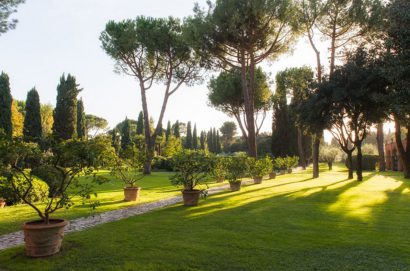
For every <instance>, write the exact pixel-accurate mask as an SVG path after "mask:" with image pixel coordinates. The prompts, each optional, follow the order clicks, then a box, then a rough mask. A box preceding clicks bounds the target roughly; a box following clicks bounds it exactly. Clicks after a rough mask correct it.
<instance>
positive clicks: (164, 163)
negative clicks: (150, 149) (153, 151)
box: [152, 156, 173, 171]
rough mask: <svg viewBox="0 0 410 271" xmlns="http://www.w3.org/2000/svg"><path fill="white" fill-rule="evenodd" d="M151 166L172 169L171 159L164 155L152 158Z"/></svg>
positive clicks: (157, 168)
mask: <svg viewBox="0 0 410 271" xmlns="http://www.w3.org/2000/svg"><path fill="white" fill-rule="evenodd" d="M152 168H153V169H155V170H165V171H173V167H172V159H171V158H168V157H164V156H155V157H154V159H152Z"/></svg>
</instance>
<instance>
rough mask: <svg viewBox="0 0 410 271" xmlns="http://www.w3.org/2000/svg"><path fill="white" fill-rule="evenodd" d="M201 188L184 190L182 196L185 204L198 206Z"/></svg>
mask: <svg viewBox="0 0 410 271" xmlns="http://www.w3.org/2000/svg"><path fill="white" fill-rule="evenodd" d="M199 194H201V191H200V190H182V198H183V199H184V205H185V206H197V205H198V201H199Z"/></svg>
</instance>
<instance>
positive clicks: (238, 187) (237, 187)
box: [229, 181, 242, 192]
mask: <svg viewBox="0 0 410 271" xmlns="http://www.w3.org/2000/svg"><path fill="white" fill-rule="evenodd" d="M241 185H242V182H241V181H239V182H229V186H230V187H231V191H232V192H234V191H239V190H241Z"/></svg>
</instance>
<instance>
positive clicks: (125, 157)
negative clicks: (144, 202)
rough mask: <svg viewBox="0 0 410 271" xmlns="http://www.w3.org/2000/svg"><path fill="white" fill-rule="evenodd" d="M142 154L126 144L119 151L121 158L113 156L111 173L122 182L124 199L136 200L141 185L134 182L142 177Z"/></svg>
mask: <svg viewBox="0 0 410 271" xmlns="http://www.w3.org/2000/svg"><path fill="white" fill-rule="evenodd" d="M144 161H145V159H144V154H143V153H142V152H141V151H139V150H138V149H137V148H136V147H135V146H128V147H127V148H126V149H125V150H124V151H123V152H121V158H120V157H115V162H114V166H113V167H112V169H111V174H112V175H114V176H115V177H117V178H119V179H121V180H122V181H123V182H124V184H125V187H124V201H137V200H138V199H139V194H140V191H141V187H138V186H136V183H137V182H138V181H139V180H141V179H142V178H144V176H145V175H144V174H143V173H142V169H143V166H144Z"/></svg>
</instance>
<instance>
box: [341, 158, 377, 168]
mask: <svg viewBox="0 0 410 271" xmlns="http://www.w3.org/2000/svg"><path fill="white" fill-rule="evenodd" d="M362 161H363V165H362V167H363V170H370V171H373V170H376V164H377V162H378V161H379V156H378V155H363V158H362ZM352 163H353V170H357V156H356V155H355V156H353V157H352ZM346 166H347V164H346Z"/></svg>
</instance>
